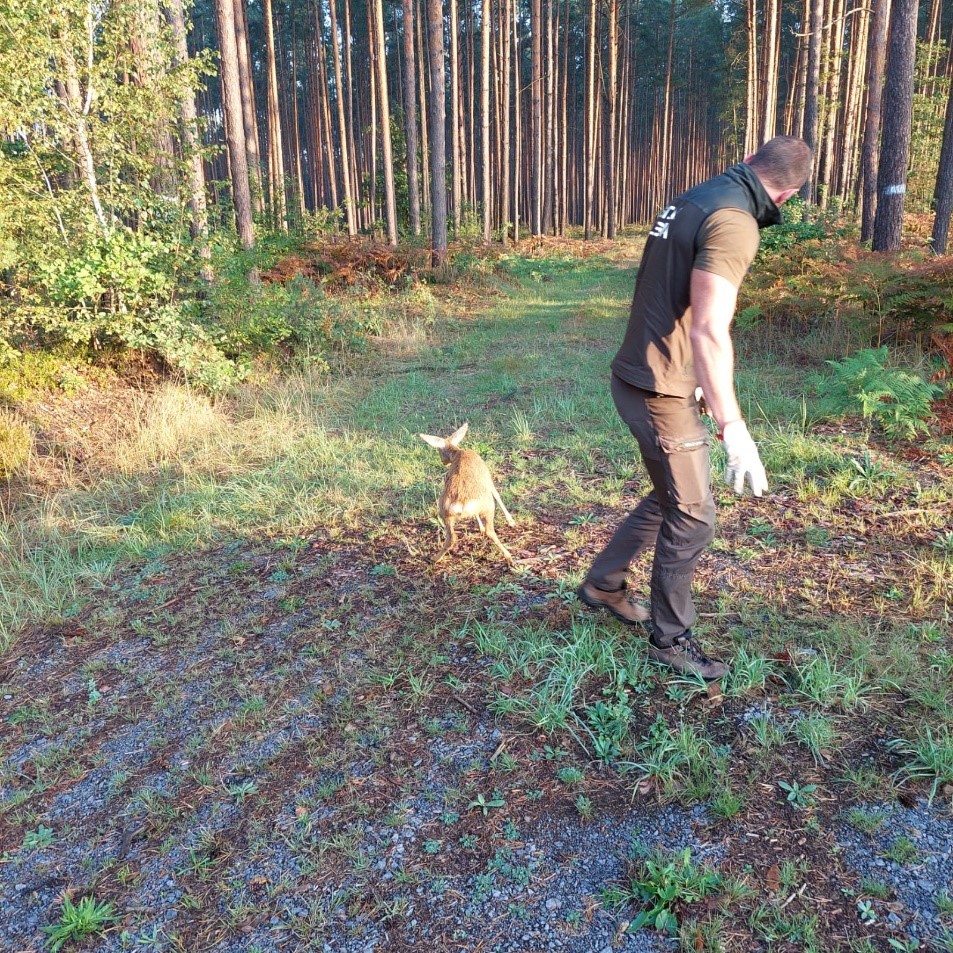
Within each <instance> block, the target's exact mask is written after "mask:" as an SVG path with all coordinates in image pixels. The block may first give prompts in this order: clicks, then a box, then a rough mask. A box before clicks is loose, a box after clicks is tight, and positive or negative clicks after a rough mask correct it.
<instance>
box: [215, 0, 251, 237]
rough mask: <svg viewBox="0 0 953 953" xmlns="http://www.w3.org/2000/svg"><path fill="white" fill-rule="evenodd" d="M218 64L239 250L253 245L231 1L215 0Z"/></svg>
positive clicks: (246, 159) (246, 158)
mask: <svg viewBox="0 0 953 953" xmlns="http://www.w3.org/2000/svg"><path fill="white" fill-rule="evenodd" d="M215 13H216V17H217V19H218V35H219V46H220V52H221V62H222V92H223V95H224V98H225V102H224V104H223V105H224V109H225V139H226V143H227V146H228V161H229V165H230V167H231V174H232V204H233V205H234V208H235V224H236V227H237V229H238V240H239V242H240V243H241V246H242V248H244V249H246V250H248V249H250V248H253V247H254V245H255V229H254V226H253V224H252V211H251V189H250V188H249V184H248V157H247V154H246V152H245V124H244V121H243V116H242V94H241V89H240V88H239V84H240V80H239V75H238V46H237V43H236V39H235V11H234V7H233V5H232V0H215Z"/></svg>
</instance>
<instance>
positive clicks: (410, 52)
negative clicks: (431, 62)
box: [401, 0, 420, 235]
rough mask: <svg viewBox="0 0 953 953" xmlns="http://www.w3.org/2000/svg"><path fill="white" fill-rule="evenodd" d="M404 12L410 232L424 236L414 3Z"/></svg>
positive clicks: (406, 5) (404, 0) (407, 1)
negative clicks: (421, 211) (418, 163)
mask: <svg viewBox="0 0 953 953" xmlns="http://www.w3.org/2000/svg"><path fill="white" fill-rule="evenodd" d="M401 2H402V6H403V11H404V139H405V141H406V143H407V200H408V204H409V205H410V230H411V231H412V232H413V233H414V235H419V234H420V172H419V170H418V168H417V57H416V55H415V53H414V3H413V0H401Z"/></svg>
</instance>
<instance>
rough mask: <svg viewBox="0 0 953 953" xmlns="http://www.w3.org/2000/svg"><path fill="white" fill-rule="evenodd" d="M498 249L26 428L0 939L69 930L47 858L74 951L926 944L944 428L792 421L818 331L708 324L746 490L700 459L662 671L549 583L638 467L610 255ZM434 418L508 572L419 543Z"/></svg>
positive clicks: (937, 893) (623, 271) (591, 548)
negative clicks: (47, 438)
mask: <svg viewBox="0 0 953 953" xmlns="http://www.w3.org/2000/svg"><path fill="white" fill-rule="evenodd" d="M507 274H508V276H509V277H508V278H507V281H506V285H505V289H506V290H504V291H502V292H500V293H497V294H494V295H493V296H489V297H488V296H485V295H484V296H482V297H480V298H478V299H477V300H474V299H473V296H472V294H471V297H470V298H469V299H468V304H467V305H466V306H465V308H466V310H461V311H460V312H459V313H457V312H455V310H454V307H455V306H454V304H453V302H454V300H456V301H460V300H461V296H459V295H457V296H455V297H452V298H449V299H448V301H447V302H446V303H445V304H444V305H443V306H442V314H441V316H440V318H439V319H438V324H437V328H438V330H437V332H436V334H435V335H434V338H433V340H424V339H423V338H422V337H419V336H418V337H412V339H411V340H410V346H408V340H407V339H406V338H405V339H404V340H402V341H401V342H400V347H399V349H398V348H397V346H396V344H395V345H394V353H389V350H388V349H389V346H390V345H389V344H388V342H386V341H384V342H382V345H381V347H380V349H379V350H378V351H377V352H375V353H374V354H373V355H369V356H368V357H367V358H366V360H365V361H364V363H363V364H362V366H361V368H360V369H359V370H358V371H357V372H356V373H353V374H351V375H349V376H347V377H345V378H342V379H340V380H338V381H337V382H334V383H327V382H325V381H324V380H319V379H316V378H310V377H308V376H307V375H301V376H298V377H296V378H293V379H286V380H283V381H277V382H273V383H271V384H269V385H267V386H261V387H257V388H251V387H249V388H247V389H245V390H244V391H243V392H242V393H240V394H238V395H237V396H235V397H234V398H233V399H231V400H230V401H228V402H221V403H212V402H209V401H208V400H206V399H205V398H203V397H201V396H200V395H196V394H194V393H190V392H188V391H186V390H184V389H182V388H179V387H172V386H167V387H164V388H162V389H160V390H159V391H158V392H154V393H150V394H147V395H139V396H133V397H131V398H130V399H129V402H128V410H127V411H126V412H125V413H124V414H123V415H122V416H121V417H120V418H119V419H115V420H114V421H113V422H111V423H110V422H109V420H111V419H112V418H109V419H107V420H105V421H102V426H101V428H100V431H99V432H98V433H97V434H96V435H95V439H93V437H92V436H90V434H89V433H88V432H86V433H85V434H83V433H80V434H79V435H77V436H76V437H75V442H74V443H73V444H72V445H70V444H67V445H66V446H65V448H61V451H60V452H61V456H63V455H65V457H66V458H67V459H70V460H72V461H73V463H72V467H71V469H70V471H69V472H68V473H66V475H65V476H64V474H63V472H62V469H61V470H60V471H58V472H57V474H56V478H55V479H54V478H53V477H51V476H47V478H46V482H45V483H41V482H40V478H41V477H43V475H44V474H45V473H47V471H46V470H45V469H44V468H45V467H46V466H47V464H46V463H45V462H44V460H43V459H41V458H37V459H36V461H35V463H34V469H33V473H32V476H33V484H32V485H33V487H34V490H33V492H34V493H35V495H34V496H30V494H29V492H27V493H21V494H20V496H19V497H18V501H17V503H16V506H15V507H13V508H12V509H11V511H10V518H9V519H8V520H7V522H6V523H5V525H4V530H3V533H4V536H3V539H2V541H0V543H2V549H0V607H2V609H0V611H2V624H3V625H4V627H5V628H4V635H3V637H4V639H5V641H6V643H7V650H6V653H5V656H4V658H3V661H2V663H0V666H2V667H0V695H2V696H3V702H2V704H3V708H2V717H3V721H2V723H0V745H2V747H0V752H2V758H3V760H2V762H0V851H3V854H2V863H0V893H3V892H4V891H9V894H8V895H9V896H11V897H15V898H16V900H15V902H14V904H13V909H14V915H13V916H12V917H11V918H3V919H5V922H4V924H3V925H2V926H0V950H6V949H11V950H13V949H21V948H28V947H29V946H30V945H39V944H40V943H41V942H42V939H43V935H42V933H41V932H40V931H41V928H42V927H43V926H46V925H51V924H53V925H55V924H59V925H60V926H61V927H62V928H63V929H66V926H67V925H68V923H67V921H68V920H69V917H70V916H72V914H70V912H69V910H68V909H64V908H63V907H62V906H61V905H60V903H59V901H58V897H59V896H60V894H61V892H62V891H63V890H64V889H70V890H73V891H74V894H73V896H74V899H79V898H84V897H89V898H92V900H94V901H95V902H96V903H97V904H100V905H105V904H109V905H111V906H109V907H108V908H107V907H105V906H102V907H101V908H100V909H101V911H103V912H104V916H105V915H106V914H109V915H110V916H114V917H115V918H116V919H109V918H108V917H106V918H105V919H102V921H101V922H100V923H99V924H98V925H94V927H91V928H90V931H89V932H95V930H102V931H103V935H104V938H101V939H98V940H90V941H88V945H87V947H86V948H88V949H102V950H106V949H109V950H113V949H142V948H152V949H160V950H166V949H168V950H190V951H192V950H196V951H197V950H203V951H204V950H215V951H226V950H228V951H231V950H247V951H249V953H251V951H252V950H259V951H264V950H269V951H270V950H279V949H289V950H290V949H309V948H314V949H322V948H331V949H334V950H342V951H343V950H348V951H350V950H355V951H356V950H361V951H363V950H365V949H368V948H371V947H375V945H376V947H375V948H377V949H379V950H385V949H386V950H401V949H428V950H431V949H432V950H450V949H454V950H457V949H459V950H475V949H487V950H489V949H499V950H514V951H515V950H537V949H538V950H548V949H553V950H555V949H562V950H575V951H580V953H581V951H589V950H597V951H601V950H603V949H604V948H605V947H606V945H607V944H609V943H610V942H612V941H613V938H614V937H615V940H616V942H617V945H616V949H623V950H629V951H634V950H649V949H671V948H678V947H679V945H681V948H683V949H686V950H698V949H705V950H739V951H740V950H761V949H764V950H778V951H788V950H801V949H803V950H813V951H817V953H820V951H832V950H845V951H847V950H855V951H858V953H860V951H864V950H890V949H897V948H898V947H896V946H891V945H890V942H889V941H890V940H896V941H898V942H903V943H907V944H908V946H906V947H902V948H904V949H907V948H909V949H915V948H916V943H917V942H918V941H919V940H924V941H925V940H926V938H927V937H933V938H934V940H933V942H934V943H935V944H936V948H937V949H949V948H951V941H950V940H949V938H948V936H947V934H946V931H947V930H948V929H949V928H950V927H951V926H953V921H951V919H950V915H951V909H953V903H951V900H950V895H951V892H953V885H951V884H950V882H949V879H950V876H951V875H953V861H951V860H950V857H949V850H947V851H946V855H945V856H944V855H943V850H942V849H941V848H938V849H935V848H934V847H931V846H930V845H931V843H932V841H930V840H929V839H928V838H927V836H926V834H927V833H929V834H930V836H933V834H934V833H937V832H940V833H942V831H944V830H946V828H944V827H943V825H944V824H946V823H947V821H946V820H944V817H945V815H944V814H943V810H944V805H948V804H949V802H950V798H951V796H953V737H951V730H953V691H951V681H953V640H951V635H950V622H951V618H950V605H951V602H953V542H951V541H953V513H951V510H953V505H951V502H953V445H951V440H950V438H949V436H946V437H944V436H943V435H938V436H937V437H935V438H934V439H931V440H928V441H926V442H924V443H923V444H921V445H920V446H917V447H912V446H909V445H891V444H886V443H884V442H882V441H880V440H878V439H877V438H876V437H875V436H872V435H871V434H870V433H869V432H867V430H866V429H865V428H864V427H863V426H862V422H860V421H845V422H842V423H838V424H836V425H832V424H828V423H817V422H815V421H814V420H813V416H812V413H813V412H812V408H811V404H810V400H811V398H810V396H809V394H806V393H805V387H804V385H803V379H804V376H805V362H807V364H808V365H809V364H810V363H811V362H814V363H816V364H818V365H820V363H821V358H823V357H827V356H841V355H839V354H837V352H836V350H828V351H827V352H826V353H825V352H824V351H823V348H827V349H831V348H834V347H835V344H834V343H833V341H829V342H826V343H823V344H817V345H815V346H814V348H813V349H812V348H811V346H810V343H809V342H804V341H801V342H798V346H797V350H798V352H799V357H798V363H797V364H794V363H787V361H788V359H789V358H790V355H791V353H792V348H791V346H790V345H788V346H787V347H786V348H781V349H779V348H778V347H777V346H775V345H776V344H777V338H776V337H775V341H774V344H772V341H771V336H770V335H762V336H760V337H754V336H749V337H748V338H747V339H746V340H744V341H742V342H741V348H740V350H741V353H742V355H743V358H744V361H743V366H742V370H741V373H740V390H741V400H742V406H743V407H744V408H745V410H746V413H747V415H748V417H749V420H751V421H752V429H753V430H754V431H755V435H756V438H757V439H759V442H760V443H761V445H762V447H763V450H764V457H765V462H766V465H767V468H768V472H769V476H770V478H771V480H772V493H771V495H770V496H769V497H768V498H766V499H765V500H762V501H755V500H737V499H735V498H734V497H731V496H729V495H728V494H725V493H722V491H721V490H720V489H719V490H718V493H717V498H718V501H719V533H718V537H717V538H716V541H715V544H714V546H713V547H712V551H711V553H710V554H708V555H707V556H706V557H705V559H704V560H703V562H702V565H701V570H700V572H699V576H698V581H697V596H698V602H699V606H700V609H701V612H702V619H701V626H700V628H701V630H702V634H703V637H704V638H705V640H706V642H707V643H708V644H709V645H711V646H712V647H713V648H716V649H718V650H719V651H720V652H722V653H723V654H724V655H725V656H726V657H727V658H729V660H730V661H731V662H732V673H731V676H730V677H729V678H728V679H727V680H726V682H725V684H724V691H723V693H722V694H713V693H710V692H707V691H705V689H704V687H703V686H700V685H697V684H694V683H692V682H690V681H684V680H677V679H670V678H668V677H666V676H665V675H664V673H662V672H660V671H659V670H658V669H657V668H655V667H654V666H652V665H651V664H650V663H649V662H648V661H647V660H646V658H645V655H644V651H643V647H642V633H640V632H633V631H631V630H628V629H626V628H625V627H623V626H621V625H619V624H617V623H616V622H614V621H613V620H610V619H608V618H607V617H603V616H600V615H596V614H592V613H590V612H588V611H586V610H584V609H583V607H581V606H579V605H578V603H577V602H576V601H575V599H574V598H573V596H572V593H573V590H574V587H575V584H576V583H577V582H578V580H579V577H580V574H581V572H582V571H583V570H584V569H585V567H586V565H587V563H588V560H589V559H590V558H591V556H592V554H593V553H594V552H595V551H596V550H597V549H598V548H599V547H600V546H601V545H602V543H603V542H604V540H605V538H606V534H607V532H608V531H609V530H610V528H611V527H612V525H613V524H614V522H615V521H616V520H617V519H618V518H620V517H621V515H622V513H623V512H624V510H625V508H626V507H627V506H628V505H629V504H630V502H631V500H632V499H633V498H634V497H636V496H637V495H638V493H639V492H640V491H641V489H642V484H643V480H644V473H643V471H642V470H641V467H640V465H639V464H638V462H637V458H636V457H635V455H634V452H633V450H634V447H633V442H632V439H631V437H630V436H629V435H628V434H627V432H625V430H624V427H623V426H622V425H621V424H620V422H619V421H618V420H617V418H616V415H615V412H614V410H613V409H612V406H611V401H610V399H609V396H608V386H607V365H608V360H609V358H610V357H611V354H612V353H613V351H614V348H615V347H616V346H617V343H618V340H619V338H620V334H621V330H622V327H623V325H624V320H625V313H626V310H627V305H628V299H629V296H630V294H631V283H632V278H633V275H632V271H631V269H630V268H628V267H626V266H625V263H624V262H620V261H614V260H609V259H604V258H598V259H588V260H583V261H578V260H562V259H558V258H549V259H540V260H529V261H519V260H517V261H511V262H509V263H507ZM475 306H478V307H475ZM458 307H461V308H463V307H464V306H462V305H458ZM769 351H770V353H769ZM463 421H469V423H470V437H469V438H468V445H469V446H473V447H475V448H476V449H478V450H480V451H481V453H482V454H483V455H484V457H485V458H486V459H487V461H488V463H489V464H490V466H491V468H492V469H493V471H494V473H495V474H496V476H497V480H498V484H499V486H500V488H501V492H502V494H503V497H504V499H505V500H506V503H507V506H508V507H509V509H510V510H511V511H512V512H513V514H514V516H515V517H516V520H517V525H516V527H514V528H509V527H505V526H504V527H502V528H501V537H502V538H503V540H504V542H505V543H506V545H507V546H508V547H509V548H510V549H511V550H512V551H513V552H514V554H515V555H516V556H517V566H516V568H515V569H513V570H509V569H507V567H506V566H505V565H504V564H503V563H502V562H501V561H500V560H499V559H498V558H497V554H496V552H495V550H494V549H493V548H492V547H491V546H490V545H489V544H488V543H487V542H486V541H485V540H483V539H482V538H480V537H479V536H478V534H477V533H476V532H475V530H469V531H466V532H464V533H463V534H462V535H463V538H462V539H461V541H460V543H459V544H458V550H457V551H456V552H455V553H454V554H453V555H452V556H451V557H449V558H448V559H447V560H446V561H445V563H443V564H441V566H440V567H439V571H434V570H432V569H431V567H430V565H429V557H430V555H431V554H432V553H433V552H435V551H436V549H437V547H438V545H439V537H440V531H439V528H438V526H437V525H436V522H435V519H434V514H435V500H436V496H437V493H438V491H439V486H440V481H441V477H442V474H441V472H440V467H439V461H438V458H437V455H436V454H435V453H434V451H433V450H431V449H430V448H429V447H427V446H425V445H424V444H423V442H422V441H420V440H419V439H418V438H417V436H416V434H417V433H418V432H420V431H425V432H431V433H439V434H447V433H449V432H450V431H451V430H453V429H455V427H456V426H458V425H459V424H460V423H462V422H463ZM717 463H718V461H716V464H717ZM646 568H647V562H643V564H642V565H640V566H638V567H636V582H638V580H639V575H638V574H639V573H640V572H644V570H645V569H646ZM643 578H644V577H643ZM930 796H932V804H929V803H927V801H925V800H923V799H924V798H926V797H930ZM887 817H889V818H891V820H890V821H889V822H887V821H886V820H885V818H887ZM914 822H916V824H919V825H920V830H921V833H922V834H923V839H921V840H918V839H917V838H913V837H912V836H907V835H906V834H904V835H903V837H905V838H906V840H905V841H904V840H903V839H902V838H901V836H900V835H899V831H900V830H901V828H902V824H911V825H914ZM914 826H915V825H914ZM919 836H920V835H918V837H919ZM938 836H939V835H938ZM686 849H687V850H688V854H687V855H685V854H684V853H683V851H684V850H686ZM878 857H880V858H881V859H884V858H885V859H884V865H883V866H882V867H880V868H874V867H871V866H870V865H871V864H872V863H873V859H874V858H878ZM931 858H933V859H932V860H931ZM921 881H922V883H923V884H926V885H927V886H922V885H921V886H916V887H915V888H914V887H911V886H910V884H915V885H920V884H921ZM671 884H675V885H676V886H677V889H676V891H675V894H676V898H675V899H672V898H671V897H670V896H669V893H668V892H667V891H666V887H667V886H668V885H671ZM928 887H929V889H928ZM643 911H644V912H648V911H651V912H652V920H653V922H655V923H657V924H658V925H659V926H662V927H666V926H667V927H670V928H671V929H672V930H673V931H674V933H675V938H674V939H673V940H671V941H665V942H663V941H662V939H661V938H659V937H656V936H655V935H653V934H649V933H647V932H646V931H638V930H635V929H634V927H636V926H638V925H639V921H638V919H637V918H638V915H639V913H640V912H643ZM891 917H892V919H891ZM627 922H628V923H629V924H630V926H632V927H633V932H629V933H627V932H626V929H627V928H626V923H627ZM64 924H65V925H64ZM78 935H79V934H77V936H78ZM945 937H946V938H945ZM556 941H558V943H557V942H556ZM666 943H668V944H669V945H666ZM97 944H98V945H97ZM324 944H328V947H325V946H324ZM672 944H674V947H673V946H672Z"/></svg>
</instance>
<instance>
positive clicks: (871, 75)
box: [860, 0, 890, 242]
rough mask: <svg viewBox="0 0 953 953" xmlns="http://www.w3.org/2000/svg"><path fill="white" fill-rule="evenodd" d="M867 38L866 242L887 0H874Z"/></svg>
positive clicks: (872, 205) (872, 207)
mask: <svg viewBox="0 0 953 953" xmlns="http://www.w3.org/2000/svg"><path fill="white" fill-rule="evenodd" d="M873 5H874V6H873V13H872V21H871V25H870V42H869V44H868V47H867V113H866V117H865V119H864V145H863V150H862V152H861V170H860V172H861V179H862V182H863V193H862V195H863V200H862V215H861V226H860V240H861V241H862V242H869V241H870V240H871V238H872V237H873V234H874V217H875V215H876V214H877V167H878V163H879V149H880V126H881V115H882V109H881V107H882V102H883V75H884V65H885V61H886V49H887V29H888V26H889V22H890V0H873Z"/></svg>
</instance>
